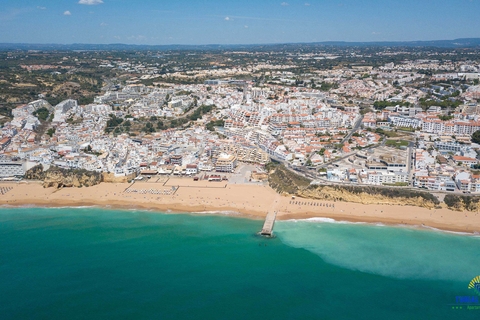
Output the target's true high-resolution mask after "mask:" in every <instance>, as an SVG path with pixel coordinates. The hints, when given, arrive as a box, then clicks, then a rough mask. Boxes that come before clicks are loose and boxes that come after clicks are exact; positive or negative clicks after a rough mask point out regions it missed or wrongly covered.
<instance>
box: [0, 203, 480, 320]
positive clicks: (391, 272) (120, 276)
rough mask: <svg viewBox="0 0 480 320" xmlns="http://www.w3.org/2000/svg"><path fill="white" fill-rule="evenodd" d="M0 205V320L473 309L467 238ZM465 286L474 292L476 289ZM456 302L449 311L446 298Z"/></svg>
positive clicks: (449, 314) (476, 256)
mask: <svg viewBox="0 0 480 320" xmlns="http://www.w3.org/2000/svg"><path fill="white" fill-rule="evenodd" d="M261 226H262V221H255V220H248V219H242V218H236V217H229V216H212V215H203V214H198V215H187V214H184V215H179V214H175V215H173V214H158V213H152V212H144V211H114V210H102V209H98V208H77V209H73V208H56V209H44V208H20V209H8V208H4V209H1V210H0V319H479V318H480V310H468V309H467V305H463V306H462V305H458V304H457V301H456V297H458V296H467V297H472V296H475V293H474V292H473V290H469V289H468V283H469V282H470V280H471V279H472V278H474V277H475V276H477V275H480V238H479V237H475V236H467V235H457V234H448V233H443V232H437V231H431V230H413V229H407V228H395V227H385V226H375V225H363V224H345V223H328V222H322V221H297V222H295V221H280V222H278V223H277V224H276V226H275V233H276V237H275V238H273V239H265V238H262V237H259V236H257V235H255V232H256V231H258V230H260V228H261ZM477 297H478V296H477ZM460 307H462V309H460Z"/></svg>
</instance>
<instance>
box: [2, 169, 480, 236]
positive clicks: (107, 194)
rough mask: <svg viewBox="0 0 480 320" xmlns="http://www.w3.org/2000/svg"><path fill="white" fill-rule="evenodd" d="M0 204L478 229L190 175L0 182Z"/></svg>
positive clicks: (443, 218)
mask: <svg viewBox="0 0 480 320" xmlns="http://www.w3.org/2000/svg"><path fill="white" fill-rule="evenodd" d="M0 188H4V189H3V190H5V191H6V192H5V193H3V194H0V205H3V206H14V207H15V206H29V205H31V206H47V207H67V206H100V207H110V208H119V209H148V210H156V211H161V212H233V213H238V214H239V215H241V216H245V217H249V218H254V219H263V218H264V217H265V216H266V214H267V212H269V211H277V212H278V215H277V217H278V219H281V220H288V219H309V218H314V217H322V218H332V219H335V220H337V221H351V222H368V223H383V224H388V225H405V226H420V227H422V226H425V227H432V228H437V229H442V230H448V231H457V232H468V233H474V232H480V215H479V214H478V212H457V211H452V210H448V209H431V210H430V209H426V208H419V207H412V206H393V205H364V204H358V203H346V202H328V201H322V200H310V199H301V198H298V197H296V198H295V199H294V200H293V199H292V198H291V197H285V196H281V195H279V194H277V193H276V192H275V191H274V190H273V189H271V188H270V187H268V186H266V185H261V184H229V183H227V182H225V181H223V182H208V181H193V180H192V179H190V178H172V179H168V180H167V179H163V180H162V179H158V180H156V181H155V182H153V181H152V182H136V183H134V184H133V185H131V184H127V183H116V184H115V183H102V184H100V185H97V186H94V187H89V188H85V187H83V188H64V189H59V190H56V189H53V188H43V187H42V185H41V184H40V183H36V182H18V183H16V182H15V183H1V184H0Z"/></svg>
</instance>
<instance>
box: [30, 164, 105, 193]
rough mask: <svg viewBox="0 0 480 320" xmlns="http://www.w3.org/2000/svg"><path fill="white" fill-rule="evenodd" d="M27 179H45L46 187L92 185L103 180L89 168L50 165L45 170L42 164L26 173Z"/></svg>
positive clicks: (44, 185) (58, 187)
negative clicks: (66, 167)
mask: <svg viewBox="0 0 480 320" xmlns="http://www.w3.org/2000/svg"><path fill="white" fill-rule="evenodd" d="M25 179H29V180H40V181H43V187H44V188H50V187H53V188H56V189H60V188H69V187H90V186H94V185H97V184H99V183H100V182H102V175H101V174H100V173H98V172H93V171H87V170H74V169H62V168H58V167H50V168H49V169H48V170H46V171H44V170H43V166H42V165H41V164H40V165H38V166H35V167H33V168H31V169H30V170H28V171H27V172H26V173H25Z"/></svg>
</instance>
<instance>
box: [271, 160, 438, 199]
mask: <svg viewBox="0 0 480 320" xmlns="http://www.w3.org/2000/svg"><path fill="white" fill-rule="evenodd" d="M268 169H269V178H268V182H269V184H270V186H271V187H272V188H273V189H274V190H276V191H277V192H278V193H280V194H284V195H295V196H299V197H302V198H307V199H316V200H329V201H345V202H356V203H363V204H392V205H410V206H417V207H423V208H434V207H435V206H438V205H439V204H440V201H438V199H437V198H436V197H435V196H433V195H432V194H430V193H427V192H421V191H416V190H410V189H405V188H387V187H373V186H361V187H360V186H340V185H310V182H311V180H309V179H307V178H305V177H302V176H300V175H298V174H295V173H293V172H291V171H290V170H288V169H287V168H285V167H284V166H283V165H270V166H269V167H268Z"/></svg>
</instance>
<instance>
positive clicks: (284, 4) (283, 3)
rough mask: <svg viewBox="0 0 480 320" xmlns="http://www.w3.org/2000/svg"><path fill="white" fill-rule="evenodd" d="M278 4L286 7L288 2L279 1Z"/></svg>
mask: <svg viewBox="0 0 480 320" xmlns="http://www.w3.org/2000/svg"><path fill="white" fill-rule="evenodd" d="M280 5H281V6H284V7H286V6H288V2H282V3H280Z"/></svg>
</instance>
